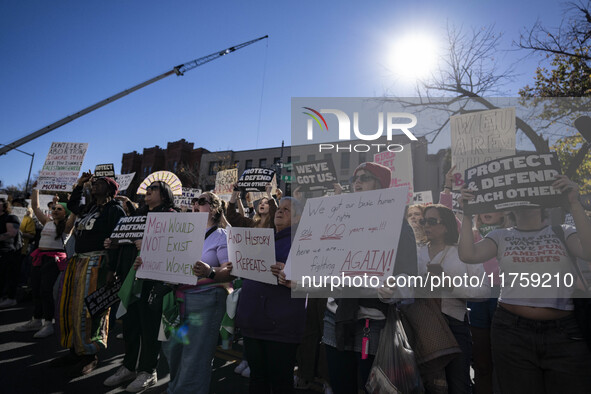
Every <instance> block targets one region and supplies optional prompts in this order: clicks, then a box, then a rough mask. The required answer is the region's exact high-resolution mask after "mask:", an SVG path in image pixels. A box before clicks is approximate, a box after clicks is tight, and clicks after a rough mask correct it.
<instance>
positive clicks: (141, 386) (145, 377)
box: [125, 371, 158, 393]
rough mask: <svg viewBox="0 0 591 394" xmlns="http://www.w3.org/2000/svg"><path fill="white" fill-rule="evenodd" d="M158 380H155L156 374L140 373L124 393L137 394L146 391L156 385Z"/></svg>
mask: <svg viewBox="0 0 591 394" xmlns="http://www.w3.org/2000/svg"><path fill="white" fill-rule="evenodd" d="M157 381H158V379H157V378H156V372H155V371H154V373H148V372H140V373H139V374H138V375H137V378H135V380H134V381H133V382H131V383H130V384H129V385H128V386H127V387H126V388H125V390H126V391H129V392H130V393H138V392H140V391H142V390H145V389H147V388H148V387H152V386H153V385H155V384H156V382H157Z"/></svg>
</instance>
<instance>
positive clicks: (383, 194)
mask: <svg viewBox="0 0 591 394" xmlns="http://www.w3.org/2000/svg"><path fill="white" fill-rule="evenodd" d="M407 196H408V188H406V187H395V188H389V189H381V190H372V191H367V192H360V193H349V194H340V195H337V196H332V197H319V198H311V199H308V200H307V201H306V206H305V207H304V212H303V214H302V217H301V219H300V223H299V225H298V229H297V232H296V234H295V238H294V241H293V243H292V247H291V251H290V255H289V265H290V267H289V268H288V269H287V270H286V273H287V272H289V274H290V278H291V279H292V280H297V281H298V282H301V281H302V278H303V277H315V278H321V277H323V276H341V275H343V276H364V275H367V276H368V277H373V276H375V277H377V278H378V279H377V280H378V281H379V282H383V281H384V280H385V278H386V277H387V276H389V275H392V274H393V272H394V260H395V257H396V252H397V249H398V238H399V237H400V229H401V225H402V219H403V216H404V207H405V205H406V200H407Z"/></svg>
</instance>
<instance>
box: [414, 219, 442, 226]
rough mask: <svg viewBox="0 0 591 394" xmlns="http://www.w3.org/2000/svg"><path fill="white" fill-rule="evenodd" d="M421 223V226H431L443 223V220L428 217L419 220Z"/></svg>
mask: <svg viewBox="0 0 591 394" xmlns="http://www.w3.org/2000/svg"><path fill="white" fill-rule="evenodd" d="M419 224H420V225H421V226H425V225H427V224H428V225H429V226H436V225H438V224H443V220H440V219H435V218H427V219H421V220H419Z"/></svg>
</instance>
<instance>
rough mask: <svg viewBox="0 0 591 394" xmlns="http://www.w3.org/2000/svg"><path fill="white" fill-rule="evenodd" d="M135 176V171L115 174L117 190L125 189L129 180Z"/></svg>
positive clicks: (131, 180)
mask: <svg viewBox="0 0 591 394" xmlns="http://www.w3.org/2000/svg"><path fill="white" fill-rule="evenodd" d="M134 177H135V172H132V173H131V174H120V175H115V181H117V183H118V184H119V191H124V190H127V188H128V187H129V185H131V182H133V178H134Z"/></svg>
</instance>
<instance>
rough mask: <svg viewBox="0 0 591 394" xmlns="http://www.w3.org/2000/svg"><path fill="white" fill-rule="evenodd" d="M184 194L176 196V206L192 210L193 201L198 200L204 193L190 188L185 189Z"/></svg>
mask: <svg viewBox="0 0 591 394" xmlns="http://www.w3.org/2000/svg"><path fill="white" fill-rule="evenodd" d="M182 190H183V194H182V195H180V196H174V204H175V205H176V206H177V207H180V208H186V209H190V208H192V207H193V205H192V204H191V200H192V199H194V198H198V197H199V196H200V195H201V194H202V193H201V189H192V188H190V187H183V189H182Z"/></svg>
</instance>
